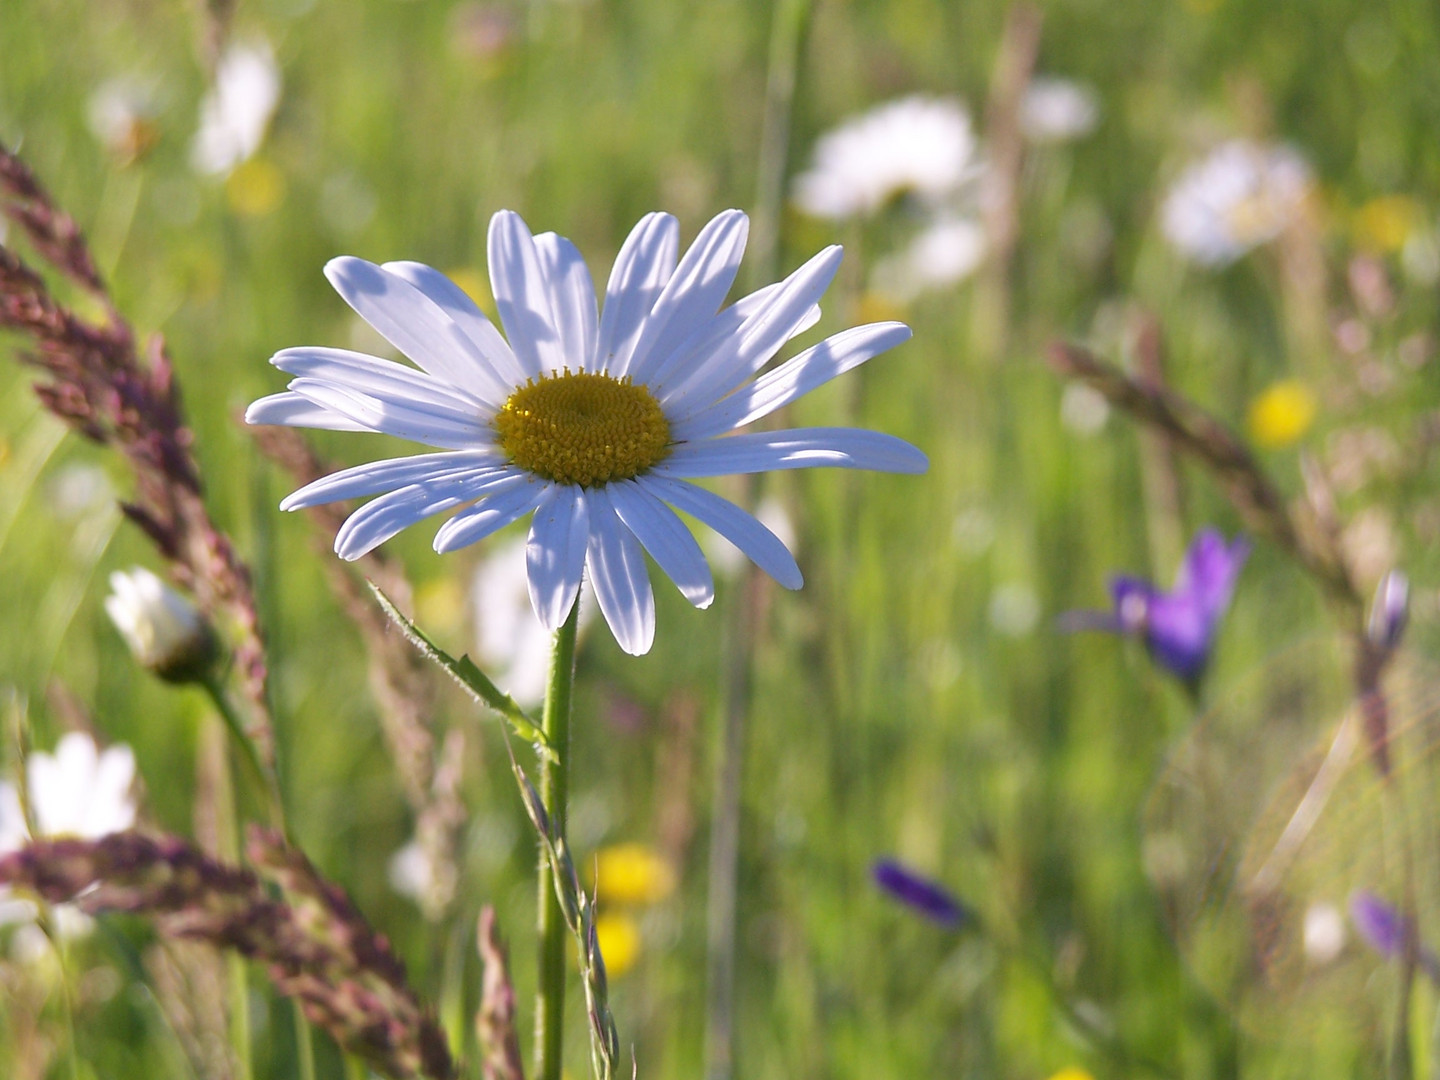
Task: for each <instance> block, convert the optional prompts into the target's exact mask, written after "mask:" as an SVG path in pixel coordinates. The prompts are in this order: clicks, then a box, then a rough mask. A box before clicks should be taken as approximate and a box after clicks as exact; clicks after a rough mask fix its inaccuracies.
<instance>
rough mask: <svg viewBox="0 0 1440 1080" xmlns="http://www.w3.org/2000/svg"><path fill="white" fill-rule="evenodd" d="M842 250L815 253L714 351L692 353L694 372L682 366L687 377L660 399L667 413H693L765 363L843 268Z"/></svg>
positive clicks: (683, 416)
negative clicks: (704, 353)
mask: <svg viewBox="0 0 1440 1080" xmlns="http://www.w3.org/2000/svg"><path fill="white" fill-rule="evenodd" d="M841 254H842V253H841V249H840V248H839V247H838V246H832V247H828V248H826V249H825V250H824V251H822V252H820V253H819V254H818V255H816V256H814V257H813V258H812V259H810V261H809V262H807V263H805V265H804V266H802V267H800V269H798V270H796V271H795V272H794V273H793V274H791V275H790V276H789V277H788V278H786V279H785V280H784V281H783V282H782V283H781V284H780V287H779V288H777V289H775V290H774V291H773V292H771V293H769V294H767V295H766V297H765V302H764V303H763V304H761V305H760V306H759V308H758V309H757V310H756V311H755V312H754V313H753V314H751V315H750V316H749V317H748V318H747V319H746V320H745V322H744V323H743V324H742V325H741V326H740V328H739V329H738V330H737V331H736V332H735V333H734V334H732V335H730V336H729V337H727V338H725V339H724V340H723V341H721V342H720V343H719V346H718V347H717V348H716V349H715V350H714V351H713V352H712V353H711V354H710V355H708V356H699V357H695V358H693V359H692V360H691V361H690V364H691V365H692V368H693V370H692V371H691V372H690V377H689V378H684V376H683V374H682V373H680V372H677V375H678V376H680V378H681V380H682V381H679V382H677V383H676V384H675V386H674V388H673V389H672V390H670V391H669V392H668V393H666V394H664V395H663V396H662V397H661V399H660V403H661V404H662V405H664V406H665V412H666V415H667V416H670V417H672V418H674V419H676V420H684V419H686V418H688V417H690V416H693V415H694V414H695V413H696V412H699V411H700V410H701V409H703V408H705V407H706V406H707V405H710V404H711V403H713V402H714V401H716V400H717V399H719V398H721V397H723V396H724V395H725V394H728V393H729V392H730V391H731V390H733V389H734V388H735V387H736V386H738V385H739V384H740V383H741V382H743V381H744V380H745V379H746V378H748V377H749V376H751V375H753V374H754V373H755V372H757V371H759V370H760V369H761V368H762V367H764V366H765V364H766V363H767V362H768V361H769V359H770V358H771V357H772V356H774V355H775V353H776V352H777V351H778V350H779V349H780V347H781V346H782V345H784V344H785V342H787V341H789V340H790V339H791V338H792V337H794V336H795V335H796V334H797V333H799V332H800V327H801V326H802V325H803V324H804V323H805V322H806V321H807V320H808V319H809V318H810V317H811V312H812V310H813V309H814V307H815V304H816V301H818V300H819V299H820V297H821V295H822V294H823V293H824V292H825V290H826V289H827V288H829V286H830V282H831V280H832V279H833V278H834V277H835V271H836V270H838V269H839V268H840V257H841Z"/></svg>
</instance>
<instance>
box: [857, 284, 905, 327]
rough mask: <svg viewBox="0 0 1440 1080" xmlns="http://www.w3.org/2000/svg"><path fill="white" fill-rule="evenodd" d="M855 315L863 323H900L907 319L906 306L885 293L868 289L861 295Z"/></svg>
mask: <svg viewBox="0 0 1440 1080" xmlns="http://www.w3.org/2000/svg"><path fill="white" fill-rule="evenodd" d="M855 314H856V317H857V318H858V319H859V321H860V322H862V323H871V322H888V321H890V320H892V319H894V320H897V321H898V320H901V319H904V318H905V305H904V304H902V303H900V302H899V301H898V300H894V299H892V298H891V297H888V296H886V295H884V294H883V293H877V292H872V291H871V290H869V289H867V290H865V292H864V293H862V294H861V295H860V302H859V303H858V304H857V305H856V312H855Z"/></svg>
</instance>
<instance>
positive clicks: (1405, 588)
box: [1366, 570, 1410, 652]
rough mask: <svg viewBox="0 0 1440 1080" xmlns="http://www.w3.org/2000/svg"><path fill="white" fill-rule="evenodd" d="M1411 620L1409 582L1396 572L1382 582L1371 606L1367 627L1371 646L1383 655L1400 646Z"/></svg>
mask: <svg viewBox="0 0 1440 1080" xmlns="http://www.w3.org/2000/svg"><path fill="white" fill-rule="evenodd" d="M1409 616H1410V582H1409V580H1408V579H1407V578H1406V577H1405V575H1404V574H1402V573H1401V572H1400V571H1399V570H1391V571H1390V572H1389V573H1388V574H1386V575H1385V577H1384V578H1383V579H1381V582H1380V585H1379V587H1378V588H1377V589H1376V590H1375V599H1374V601H1373V602H1372V603H1371V605H1370V623H1369V626H1368V627H1367V628H1366V634H1367V636H1368V637H1369V638H1370V643H1371V644H1372V645H1374V646H1375V647H1376V648H1378V649H1383V650H1385V651H1386V652H1388V651H1389V650H1391V649H1393V648H1395V646H1396V645H1398V644H1400V638H1401V635H1403V634H1404V633H1405V624H1406V623H1407V622H1408V621H1409Z"/></svg>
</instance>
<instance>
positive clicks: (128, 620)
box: [105, 566, 215, 682]
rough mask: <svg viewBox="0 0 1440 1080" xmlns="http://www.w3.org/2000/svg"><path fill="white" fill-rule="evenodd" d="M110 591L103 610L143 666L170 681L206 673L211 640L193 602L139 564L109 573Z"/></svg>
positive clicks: (182, 679) (212, 650) (212, 653)
mask: <svg viewBox="0 0 1440 1080" xmlns="http://www.w3.org/2000/svg"><path fill="white" fill-rule="evenodd" d="M110 589H111V593H110V595H109V596H107V597H106V598H105V613H106V614H107V615H109V616H110V621H111V622H113V623H114V624H115V628H116V629H117V630H119V631H120V634H121V636H122V637H124V638H125V643H126V644H127V645H129V646H130V651H131V652H132V653H134V655H135V659H136V660H138V661H139V662H140V663H141V665H143V666H144V667H147V668H149V669H150V670H151V671H153V672H155V674H157V675H159V676H160V677H161V678H162V679H166V680H169V681H179V682H184V681H187V680H190V679H194V678H197V677H199V676H200V675H202V674H204V669H205V666H206V665H208V664H209V662H210V661H211V659H212V658H213V655H214V651H215V639H214V637H213V636H212V635H211V633H210V627H209V626H208V625H207V624H206V622H205V620H204V618H203V617H202V616H201V615H200V612H199V611H198V610H197V609H196V607H195V605H194V604H192V603H191V602H190V601H189V600H187V599H186V598H185V597H183V596H181V595H180V594H179V593H177V592H176V591H175V590H174V589H172V588H170V586H168V585H166V584H165V583H164V582H163V581H161V580H160V579H159V578H158V577H156V576H155V575H154V574H152V573H151V572H150V571H149V570H146V569H145V568H144V567H143V566H134V567H131V568H130V569H129V570H117V571H116V572H115V573H113V574H111V575H110Z"/></svg>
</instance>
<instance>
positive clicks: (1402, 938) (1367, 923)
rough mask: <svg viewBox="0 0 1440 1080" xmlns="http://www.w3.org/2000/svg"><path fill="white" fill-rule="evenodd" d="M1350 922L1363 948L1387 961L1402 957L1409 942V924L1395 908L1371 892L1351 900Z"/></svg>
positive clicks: (1357, 895) (1362, 893)
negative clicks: (1365, 945) (1353, 925)
mask: <svg viewBox="0 0 1440 1080" xmlns="http://www.w3.org/2000/svg"><path fill="white" fill-rule="evenodd" d="M1350 921H1351V922H1353V923H1354V924H1355V932H1356V933H1357V934H1359V935H1360V937H1361V938H1363V939H1364V941H1365V944H1367V945H1369V946H1370V947H1371V948H1372V949H1374V950H1375V951H1376V952H1378V953H1379V954H1380V955H1381V956H1384V957H1387V958H1389V959H1392V960H1393V959H1395V958H1396V957H1399V956H1403V955H1404V954H1405V949H1406V947H1407V944H1408V942H1409V940H1410V924H1409V922H1408V921H1407V920H1406V919H1405V917H1404V916H1403V915H1401V914H1400V912H1399V911H1397V910H1396V909H1395V908H1394V907H1392V906H1391V905H1389V904H1387V903H1386V902H1385V901H1384V900H1381V899H1380V897H1378V896H1376V895H1375V894H1374V893H1372V892H1357V893H1355V895H1353V896H1352V897H1350Z"/></svg>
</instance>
